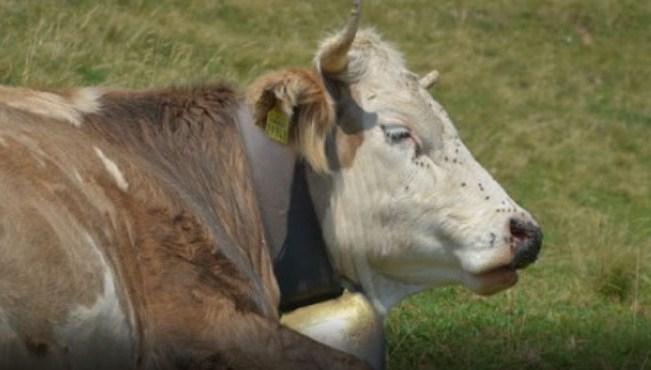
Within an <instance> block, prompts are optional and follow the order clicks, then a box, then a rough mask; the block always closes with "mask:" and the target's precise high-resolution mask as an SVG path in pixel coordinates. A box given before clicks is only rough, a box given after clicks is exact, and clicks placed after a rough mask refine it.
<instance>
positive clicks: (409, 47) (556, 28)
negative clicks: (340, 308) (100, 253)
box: [0, 0, 651, 370]
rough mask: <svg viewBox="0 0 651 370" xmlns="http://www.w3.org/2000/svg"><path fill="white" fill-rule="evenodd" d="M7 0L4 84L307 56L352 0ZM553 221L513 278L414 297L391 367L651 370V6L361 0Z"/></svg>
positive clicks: (392, 332)
mask: <svg viewBox="0 0 651 370" xmlns="http://www.w3.org/2000/svg"><path fill="white" fill-rule="evenodd" d="M98 4H100V3H99V2H96V1H91V0H69V1H63V0H61V1H48V0H38V1H37V0H2V1H0V83H2V84H8V85H28V86H32V87H46V88H62V87H68V86H74V85H96V84H100V85H107V86H127V87H138V88H142V87H150V86H164V85H170V84H181V83H191V82H196V81H205V80H209V79H220V78H226V79H229V80H232V81H235V82H238V83H241V84H244V83H246V82H249V81H251V80H252V79H253V78H255V77H256V76H258V75H260V74H261V73H263V72H264V71H268V70H272V69H276V68H281V67H286V66H307V65H309V63H310V62H311V58H312V54H313V53H314V51H315V50H316V45H317V43H318V41H319V40H320V39H321V38H322V37H323V36H324V35H326V34H327V33H328V32H331V31H333V30H335V29H336V28H337V27H338V26H339V25H341V24H342V20H343V16H344V14H345V13H346V12H347V10H348V1H344V0H336V1H288V0H286V1H280V0H158V1H154V0H151V1H149V0H147V1H145V0H139V1H138V0H134V1H126V0H123V1H119V0H118V1H104V2H102V3H101V4H102V5H98ZM363 13H364V16H363V24H364V25H367V26H373V27H375V28H376V29H378V30H379V31H380V32H381V33H383V34H384V35H385V36H386V38H387V39H388V40H390V41H392V42H393V43H394V44H395V45H397V46H398V47H399V48H400V49H401V50H402V51H403V52H404V54H405V57H406V60H407V61H408V63H409V65H410V66H411V68H412V70H414V71H415V72H419V73H423V72H427V71H428V70H429V69H431V68H436V69H438V70H439V71H440V72H441V79H440V82H439V84H438V85H437V86H436V87H435V88H434V90H433V94H434V96H435V97H436V98H437V99H438V100H439V102H441V103H442V104H443V106H444V107H446V109H447V110H448V112H449V113H450V115H451V116H452V118H453V120H454V121H455V122H456V124H457V127H458V128H459V130H460V132H461V135H462V137H463V138H464V140H465V142H466V144H467V145H468V146H469V148H470V149H471V150H472V151H473V152H474V153H475V155H476V157H477V158H479V160H480V161H481V162H482V163H483V164H484V165H485V166H486V167H487V168H488V169H489V170H490V171H491V172H492V173H493V174H494V175H495V177H496V178H497V179H498V180H499V181H500V182H501V183H502V184H503V185H504V187H505V188H506V189H507V190H508V191H509V192H510V194H511V195H512V196H513V197H514V199H516V200H518V201H519V202H520V203H521V204H522V205H524V206H525V207H526V208H528V209H529V210H531V211H532V213H534V214H535V215H536V216H537V218H538V219H539V221H540V222H541V224H542V225H543V228H544V231H545V245H544V250H543V253H542V256H541V259H540V260H539V262H538V263H536V264H535V265H534V266H533V267H531V268H530V269H528V270H527V271H525V272H524V273H523V274H522V275H521V281H520V283H519V284H518V285H517V287H516V288H515V289H512V290H510V291H508V292H505V293H501V294H498V295H496V296H493V297H490V298H478V297H476V296H474V295H472V294H470V293H468V292H466V291H465V290H463V289H461V288H446V289H442V290H437V291H432V292H427V293H423V294H420V295H417V296H415V297H413V298H411V299H409V300H407V301H405V302H404V303H403V304H401V305H400V306H399V307H398V308H397V309H395V310H394V311H393V312H392V314H391V315H390V317H389V320H388V322H387V331H388V343H389V347H388V362H389V369H393V370H397V369H433V368H438V369H523V368H536V369H574V368H582V369H651V88H650V86H651V3H650V2H649V1H646V0H645V1H630V0H583V1H578V0H546V1H542V0H522V1H516V0H511V1H507V0H495V1H490V2H489V1H483V0H458V1H452V0H440V1H431V0H395V1H380V0H369V1H366V3H365V7H364V11H363Z"/></svg>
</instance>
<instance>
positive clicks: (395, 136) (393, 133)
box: [382, 125, 411, 144]
mask: <svg viewBox="0 0 651 370" xmlns="http://www.w3.org/2000/svg"><path fill="white" fill-rule="evenodd" d="M382 130H383V131H384V136H385V137H386V139H387V141H388V142H389V143H391V144H396V143H400V142H403V141H405V140H407V139H411V131H410V130H409V129H408V128H407V127H405V126H400V125H383V126H382Z"/></svg>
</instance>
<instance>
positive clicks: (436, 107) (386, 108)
mask: <svg viewBox="0 0 651 370" xmlns="http://www.w3.org/2000/svg"><path fill="white" fill-rule="evenodd" d="M349 56H350V61H349V68H348V72H347V73H346V75H345V76H344V78H345V79H346V80H348V81H350V85H349V86H350V88H351V91H352V95H353V96H354V97H355V99H356V100H357V103H358V104H359V105H360V106H361V107H362V108H363V109H364V110H366V111H369V112H373V113H374V114H376V115H377V117H378V118H379V120H380V122H381V123H382V122H383V123H392V122H393V123H397V124H405V125H408V126H410V127H411V128H412V129H414V130H415V131H416V132H417V133H418V134H419V135H420V136H421V137H423V138H424V139H426V140H427V138H430V139H432V138H443V137H446V136H447V137H457V132H456V129H455V128H454V125H453V124H452V122H451V121H450V119H449V118H448V115H447V113H446V112H445V111H444V110H443V108H442V107H441V105H440V104H438V103H437V102H436V101H435V100H434V99H433V98H432V96H431V95H430V94H429V92H427V91H426V90H425V89H424V88H423V87H421V86H420V83H419V76H418V75H416V74H415V73H413V72H411V71H409V70H408V69H407V67H406V66H405V63H404V61H403V58H402V56H401V55H400V53H399V52H398V51H397V50H396V49H395V48H393V46H392V45H391V44H390V43H387V42H386V41H384V40H382V39H381V38H380V37H379V36H378V35H377V34H376V33H375V32H374V31H372V30H363V31H360V32H359V33H358V35H357V37H356V39H355V42H354V43H353V46H352V48H351V50H350V53H349Z"/></svg>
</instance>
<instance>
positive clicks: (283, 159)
mask: <svg viewBox="0 0 651 370" xmlns="http://www.w3.org/2000/svg"><path fill="white" fill-rule="evenodd" d="M240 132H241V134H242V138H243V142H244V146H245V149H246V154H247V157H248V159H249V168H250V170H251V177H252V180H253V188H254V190H255V192H256V195H257V200H258V205H259V207H260V215H261V218H262V223H263V225H264V229H265V237H266V240H267V243H268V247H269V251H270V253H271V256H272V258H273V260H274V274H275V275H276V280H277V281H278V286H279V288H280V292H281V302H280V310H281V311H287V310H291V309H294V308H296V307H300V306H304V305H307V304H312V303H316V302H320V301H323V300H326V299H329V298H333V297H335V296H339V295H340V294H341V291H342V288H341V286H340V284H339V281H338V279H337V277H336V276H335V274H334V272H333V269H332V266H331V264H330V261H329V259H328V255H327V250H326V245H325V242H324V240H323V235H322V233H321V226H320V224H319V221H318V218H317V217H316V213H315V210H314V204H313V202H312V198H311V196H310V194H309V188H308V184H307V178H306V171H307V168H306V166H305V164H304V163H303V161H301V160H298V159H297V158H296V154H295V153H294V151H293V150H292V149H291V148H289V147H288V146H286V145H281V144H279V143H277V142H275V141H273V140H271V139H269V138H268V137H267V136H266V135H265V134H264V133H263V131H262V130H260V129H259V128H257V127H256V126H254V125H253V124H251V121H250V120H243V121H242V123H241V124H240Z"/></svg>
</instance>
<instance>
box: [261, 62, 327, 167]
mask: <svg viewBox="0 0 651 370" xmlns="http://www.w3.org/2000/svg"><path fill="white" fill-rule="evenodd" d="M248 101H249V104H250V105H251V106H252V107H253V115H254V119H255V123H256V124H257V125H258V126H260V127H262V128H265V126H266V119H267V114H268V113H269V111H270V110H272V109H273V108H274V107H278V108H280V109H281V110H283V111H284V113H285V114H286V115H287V116H288V117H290V119H291V122H292V126H291V129H290V138H289V141H290V142H289V144H290V145H292V146H293V147H294V148H296V150H297V151H298V153H299V154H301V155H302V156H303V157H304V158H305V159H306V160H307V162H308V163H309V164H310V166H311V167H312V168H313V169H314V170H315V171H317V172H321V173H326V172H328V171H329V170H330V168H329V166H328V159H327V156H326V148H325V141H326V138H327V137H328V134H329V133H330V132H331V131H332V130H333V129H334V127H335V108H334V103H333V101H332V99H331V98H330V95H329V94H328V93H327V91H326V88H325V86H324V84H323V81H322V79H321V77H320V76H319V75H318V74H317V73H316V72H315V71H312V70H308V69H290V70H283V71H280V72H273V73H270V74H268V75H266V76H263V77H261V78H259V79H257V80H256V81H255V82H254V83H253V84H252V85H251V87H250V88H249V93H248Z"/></svg>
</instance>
